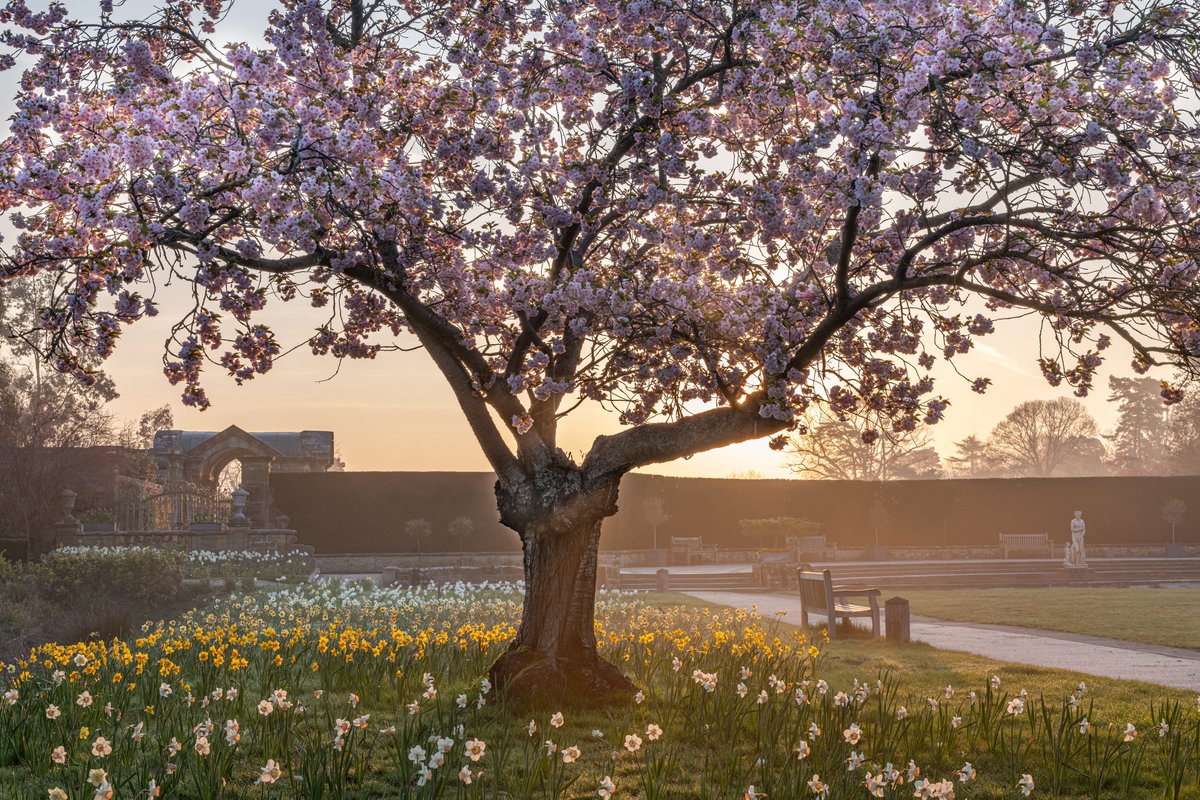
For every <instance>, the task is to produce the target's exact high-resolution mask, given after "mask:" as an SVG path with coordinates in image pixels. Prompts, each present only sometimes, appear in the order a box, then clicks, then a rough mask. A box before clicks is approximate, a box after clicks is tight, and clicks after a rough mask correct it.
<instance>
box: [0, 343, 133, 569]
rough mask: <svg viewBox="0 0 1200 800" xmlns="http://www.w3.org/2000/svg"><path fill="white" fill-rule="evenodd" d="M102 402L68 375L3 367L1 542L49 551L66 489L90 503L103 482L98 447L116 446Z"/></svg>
mask: <svg viewBox="0 0 1200 800" xmlns="http://www.w3.org/2000/svg"><path fill="white" fill-rule="evenodd" d="M104 403H105V396H104V395H103V394H101V393H100V392H98V391H93V390H89V389H86V388H84V387H82V386H80V385H79V384H78V383H77V382H76V381H73V380H71V379H70V378H69V377H67V376H65V375H61V374H59V373H55V372H45V373H41V374H35V373H34V372H32V371H31V370H29V369H28V368H27V365H19V366H14V364H13V363H11V362H0V538H6V539H21V540H24V541H26V542H27V543H28V546H29V548H30V549H31V550H32V551H35V552H36V551H39V550H43V549H46V548H47V547H49V546H50V544H51V543H52V542H51V539H50V535H51V533H52V530H51V526H52V524H53V523H54V522H55V521H56V520H57V519H58V518H59V517H61V516H62V514H61V510H60V508H61V506H60V500H59V496H60V494H61V492H62V491H63V489H67V488H71V489H74V490H76V491H77V492H78V493H79V494H80V497H81V507H84V504H86V503H87V502H89V499H88V493H89V492H88V489H89V487H90V485H91V484H93V483H96V482H97V481H102V480H103V479H104V476H103V475H97V474H95V473H96V472H97V468H98V467H99V466H100V463H101V461H103V458H102V454H101V453H99V452H98V451H97V450H96V449H95V448H99V447H101V446H103V445H111V444H113V443H114V440H115V433H114V423H113V419H112V416H111V415H110V414H109V413H108V412H107V411H106V410H105V407H104ZM110 467H111V465H107V464H105V468H106V469H110Z"/></svg>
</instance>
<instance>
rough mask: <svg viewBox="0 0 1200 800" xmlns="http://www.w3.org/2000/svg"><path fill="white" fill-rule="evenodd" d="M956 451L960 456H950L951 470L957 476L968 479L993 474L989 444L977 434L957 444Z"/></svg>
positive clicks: (948, 459)
mask: <svg viewBox="0 0 1200 800" xmlns="http://www.w3.org/2000/svg"><path fill="white" fill-rule="evenodd" d="M954 449H955V450H956V451H958V455H954V456H950V457H949V458H947V459H946V461H948V462H950V464H951V465H952V466H951V469H952V470H953V471H954V473H955V474H956V475H959V476H961V477H966V478H982V477H984V476H985V475H989V474H991V473H992V472H993V471H994V470H992V469H990V459H989V453H988V446H987V442H985V441H984V440H982V439H980V438H979V437H978V436H976V435H975V434H971V435H970V436H968V437H967V438H965V439H963V440H961V441H958V442H955V443H954Z"/></svg>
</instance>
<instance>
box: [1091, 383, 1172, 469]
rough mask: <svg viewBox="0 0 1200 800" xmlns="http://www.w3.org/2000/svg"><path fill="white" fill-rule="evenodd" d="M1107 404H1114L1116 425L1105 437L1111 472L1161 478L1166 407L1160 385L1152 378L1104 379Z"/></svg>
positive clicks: (1165, 447)
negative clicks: (1110, 451) (1106, 384)
mask: <svg viewBox="0 0 1200 800" xmlns="http://www.w3.org/2000/svg"><path fill="white" fill-rule="evenodd" d="M1108 388H1109V394H1108V401H1109V402H1110V403H1116V404H1117V414H1118V416H1117V424H1116V427H1115V428H1114V429H1113V431H1112V432H1111V433H1109V434H1107V435H1106V436H1105V438H1106V439H1108V440H1109V441H1110V442H1111V443H1112V457H1111V461H1112V465H1113V469H1114V471H1116V472H1118V473H1121V474H1124V475H1161V474H1163V473H1164V472H1166V471H1167V430H1168V427H1167V406H1166V404H1165V403H1163V397H1162V382H1161V381H1157V380H1155V379H1154V378H1145V377H1133V378H1122V377H1120V376H1117V375H1110V376H1109V378H1108Z"/></svg>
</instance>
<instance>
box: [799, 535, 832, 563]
mask: <svg viewBox="0 0 1200 800" xmlns="http://www.w3.org/2000/svg"><path fill="white" fill-rule="evenodd" d="M787 546H788V547H789V548H790V549H792V550H795V551H796V555H797V557H799V556H800V555H802V554H804V553H820V554H821V558H822V559H828V558H832V559H833V560H835V561H836V560H837V543H835V542H830V541H827V540H826V539H825V534H821V535H819V536H789V537H787ZM830 553H832V555H830Z"/></svg>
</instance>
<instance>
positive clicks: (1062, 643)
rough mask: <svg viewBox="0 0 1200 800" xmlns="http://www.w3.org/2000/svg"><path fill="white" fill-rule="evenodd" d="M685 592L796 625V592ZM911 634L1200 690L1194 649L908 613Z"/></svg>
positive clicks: (1012, 657)
mask: <svg viewBox="0 0 1200 800" xmlns="http://www.w3.org/2000/svg"><path fill="white" fill-rule="evenodd" d="M687 594H689V595H691V596H692V597H696V598H699V599H700V600H704V601H706V602H709V603H719V604H720V605H727V606H733V607H734V608H744V609H747V610H749V609H750V607H751V606H757V607H758V613H760V614H762V615H764V616H770V615H773V614H777V613H780V612H783V613H784V614H785V615H786V616H785V617H784V619H785V620H786V621H788V622H791V623H793V624H797V625H798V624H800V599H799V598H798V597H791V596H787V595H779V594H766V593H754V592H687ZM912 638H913V639H914V640H915V641H919V642H925V643H927V644H931V645H933V646H934V647H937V648H940V649H943V650H961V651H963V652H967V653H974V654H976V655H980V656H984V657H986V658H994V659H996V660H998V661H1014V662H1017V663H1019V664H1029V665H1032V666H1038V667H1052V668H1058V669H1067V670H1071V671H1073V672H1083V673H1086V674H1089V675H1098V676H1101V677H1106V678H1119V679H1123V680H1135V681H1145V682H1146V683H1156V684H1159V685H1162V686H1170V687H1173V688H1176V689H1190V690H1192V691H1200V651H1196V650H1184V649H1181V648H1176V647H1163V646H1161V645H1153V644H1142V643H1140V642H1126V641H1122V640H1119V639H1104V638H1101V637H1098V636H1082V635H1079V634H1073V633H1061V632H1058V631H1044V630H1033V629H1030V628H1016V627H1010V626H1007V625H982V624H974V623H964V622H944V621H942V620H937V619H933V618H930V617H913V619H912Z"/></svg>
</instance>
